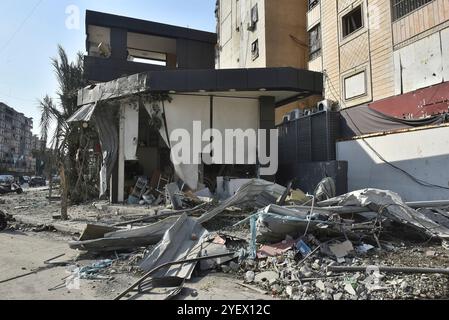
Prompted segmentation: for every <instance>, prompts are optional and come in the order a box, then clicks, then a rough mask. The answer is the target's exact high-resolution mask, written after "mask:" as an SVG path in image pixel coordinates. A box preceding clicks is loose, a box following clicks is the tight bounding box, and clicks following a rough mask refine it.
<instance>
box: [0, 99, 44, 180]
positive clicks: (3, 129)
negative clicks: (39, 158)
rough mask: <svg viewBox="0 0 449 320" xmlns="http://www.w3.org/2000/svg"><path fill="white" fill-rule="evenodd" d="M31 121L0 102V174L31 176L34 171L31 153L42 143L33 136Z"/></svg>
mask: <svg viewBox="0 0 449 320" xmlns="http://www.w3.org/2000/svg"><path fill="white" fill-rule="evenodd" d="M32 129H33V119H32V118H27V117H26V116H25V115H24V114H22V113H20V112H17V111H16V110H14V109H13V108H11V107H9V106H7V105H6V104H4V103H1V102H0V172H1V173H2V174H5V173H8V174H14V175H32V174H35V171H36V159H35V158H34V155H33V151H34V150H40V148H41V146H42V141H41V140H40V139H39V137H37V136H33V134H32Z"/></svg>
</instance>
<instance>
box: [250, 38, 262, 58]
mask: <svg viewBox="0 0 449 320" xmlns="http://www.w3.org/2000/svg"><path fill="white" fill-rule="evenodd" d="M254 48H256V49H257V53H256V54H255V50H254ZM259 56H260V47H259V39H256V40H255V41H253V42H252V43H251V59H252V61H256V60H257V59H258V58H259Z"/></svg>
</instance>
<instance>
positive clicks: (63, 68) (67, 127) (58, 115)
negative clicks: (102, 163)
mask: <svg viewBox="0 0 449 320" xmlns="http://www.w3.org/2000/svg"><path fill="white" fill-rule="evenodd" d="M51 63H52V66H53V69H54V72H55V75H56V78H57V80H58V84H59V89H58V92H57V95H58V99H57V100H59V101H58V103H56V102H55V101H54V100H53V99H52V98H51V97H49V96H48V95H46V96H45V97H44V98H43V99H42V100H41V101H39V108H40V111H41V121H40V128H41V136H42V139H45V140H46V141H50V144H51V149H52V150H53V152H54V155H55V158H56V162H57V165H58V168H59V171H60V175H61V189H62V190H61V191H62V194H61V216H62V219H68V216H67V206H68V201H69V199H70V201H71V202H72V203H80V202H83V201H86V200H87V198H88V197H89V194H88V191H87V190H88V188H86V186H88V185H90V184H89V183H87V182H86V181H83V179H84V176H85V175H84V174H83V171H84V168H83V165H80V163H82V164H84V163H85V161H81V160H80V157H82V156H85V154H84V155H80V150H82V151H86V149H88V146H89V145H91V144H92V141H93V140H95V139H96V137H95V132H94V130H92V128H89V127H88V128H83V127H81V126H79V125H76V124H71V123H68V122H67V120H68V119H69V118H70V117H71V116H72V115H73V114H74V113H75V112H76V111H77V109H78V108H77V97H78V90H79V89H80V88H82V87H84V86H85V85H86V82H85V80H84V77H83V71H84V70H83V55H82V54H81V53H78V54H77V59H76V61H75V62H69V59H68V57H67V54H66V52H65V51H64V49H63V48H62V47H61V46H58V56H57V57H56V58H52V59H51ZM52 124H54V125H55V130H54V132H53V133H51V137H50V140H47V139H48V138H49V134H50V132H49V129H50V126H51V125H52ZM80 161H81V162H80Z"/></svg>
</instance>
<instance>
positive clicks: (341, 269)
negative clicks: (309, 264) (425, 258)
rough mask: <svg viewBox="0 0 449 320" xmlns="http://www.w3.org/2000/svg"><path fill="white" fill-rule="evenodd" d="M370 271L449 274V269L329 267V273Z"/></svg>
mask: <svg viewBox="0 0 449 320" xmlns="http://www.w3.org/2000/svg"><path fill="white" fill-rule="evenodd" d="M370 270H379V272H390V273H440V274H449V269H443V268H418V267H383V266H365V267H356V266H328V267H327V271H332V272H367V271H370Z"/></svg>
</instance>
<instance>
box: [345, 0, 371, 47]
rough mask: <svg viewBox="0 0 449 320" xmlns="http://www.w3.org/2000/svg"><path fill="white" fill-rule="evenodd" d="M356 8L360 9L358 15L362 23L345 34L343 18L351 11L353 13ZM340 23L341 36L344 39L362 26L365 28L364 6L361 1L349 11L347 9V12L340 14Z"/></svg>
mask: <svg viewBox="0 0 449 320" xmlns="http://www.w3.org/2000/svg"><path fill="white" fill-rule="evenodd" d="M358 9H360V17H361V22H362V24H361V25H360V27H359V28H357V29H354V30H353V31H352V32H350V33H348V34H346V35H345V34H344V33H345V18H346V17H348V16H349V15H351V14H352V13H354V11H356V10H358ZM340 23H341V37H342V39H346V38H348V37H350V36H352V35H354V34H355V33H357V32H358V31H360V30H362V29H363V28H365V17H364V6H363V3H360V4H358V5H357V6H355V7H354V8H352V9H351V10H350V11H348V12H347V13H345V14H344V15H342V16H341V18H340Z"/></svg>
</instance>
